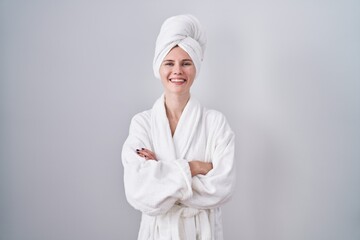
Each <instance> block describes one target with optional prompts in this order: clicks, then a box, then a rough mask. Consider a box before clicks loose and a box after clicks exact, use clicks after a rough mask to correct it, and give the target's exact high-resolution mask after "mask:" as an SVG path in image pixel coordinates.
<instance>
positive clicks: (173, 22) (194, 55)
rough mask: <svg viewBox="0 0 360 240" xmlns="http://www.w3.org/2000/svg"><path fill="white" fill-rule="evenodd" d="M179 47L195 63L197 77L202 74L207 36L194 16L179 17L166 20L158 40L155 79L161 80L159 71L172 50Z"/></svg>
mask: <svg viewBox="0 0 360 240" xmlns="http://www.w3.org/2000/svg"><path fill="white" fill-rule="evenodd" d="M175 46H179V47H181V48H182V49H183V50H185V51H186V52H187V53H188V54H189V56H190V57H191V59H192V60H193V62H194V65H195V68H196V76H197V75H198V73H199V72H200V68H201V62H202V60H203V57H204V52H205V46H206V34H205V31H204V30H203V28H202V26H201V25H200V22H199V20H197V19H196V18H195V17H194V16H192V15H178V16H173V17H170V18H168V19H166V20H165V22H164V23H163V24H162V26H161V29H160V33H159V35H158V37H157V40H156V48H155V56H154V62H153V69H154V74H155V77H157V78H160V75H159V69H160V65H161V63H162V61H163V60H164V58H165V56H166V55H167V54H168V53H169V52H170V50H171V49H172V48H173V47H175Z"/></svg>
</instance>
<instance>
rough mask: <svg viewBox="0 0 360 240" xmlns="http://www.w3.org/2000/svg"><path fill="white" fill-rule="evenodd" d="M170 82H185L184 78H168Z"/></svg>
mask: <svg viewBox="0 0 360 240" xmlns="http://www.w3.org/2000/svg"><path fill="white" fill-rule="evenodd" d="M170 81H171V82H176V83H179V82H185V80H184V79H170Z"/></svg>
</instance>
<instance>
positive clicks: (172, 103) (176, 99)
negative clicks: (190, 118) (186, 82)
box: [165, 93, 190, 119]
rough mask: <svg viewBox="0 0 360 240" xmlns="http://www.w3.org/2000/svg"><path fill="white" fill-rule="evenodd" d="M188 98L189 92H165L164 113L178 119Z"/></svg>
mask: <svg viewBox="0 0 360 240" xmlns="http://www.w3.org/2000/svg"><path fill="white" fill-rule="evenodd" d="M189 99H190V93H188V94H183V95H174V94H168V93H166V94H165V107H166V115H167V117H168V118H171V119H179V118H180V116H181V113H182V112H183V110H184V108H185V106H186V103H187V102H188V101H189Z"/></svg>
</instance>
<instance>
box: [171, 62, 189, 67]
mask: <svg viewBox="0 0 360 240" xmlns="http://www.w3.org/2000/svg"><path fill="white" fill-rule="evenodd" d="M191 65H192V63H190V62H184V63H183V64H182V66H191ZM165 66H174V63H171V62H168V63H165Z"/></svg>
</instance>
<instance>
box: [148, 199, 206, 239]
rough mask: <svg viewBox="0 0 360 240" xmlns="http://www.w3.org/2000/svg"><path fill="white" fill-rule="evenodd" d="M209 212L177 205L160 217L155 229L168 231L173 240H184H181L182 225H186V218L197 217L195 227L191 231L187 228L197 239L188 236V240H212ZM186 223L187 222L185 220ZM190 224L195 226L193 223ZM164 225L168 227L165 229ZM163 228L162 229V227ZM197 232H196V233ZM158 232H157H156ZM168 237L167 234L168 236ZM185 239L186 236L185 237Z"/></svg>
mask: <svg viewBox="0 0 360 240" xmlns="http://www.w3.org/2000/svg"><path fill="white" fill-rule="evenodd" d="M209 212H210V211H209V210H205V209H196V208H191V207H186V206H183V205H180V204H175V205H174V206H173V207H172V208H171V209H170V210H169V212H167V213H166V214H165V215H163V216H158V217H157V219H156V223H155V229H168V231H170V232H169V235H170V236H171V239H172V240H182V239H181V238H180V232H179V229H181V225H182V224H185V222H182V221H184V220H185V219H186V218H192V217H195V227H193V228H192V230H190V229H191V228H190V229H189V228H187V227H185V228H186V230H187V231H189V230H190V231H191V232H189V235H190V236H194V237H195V236H196V238H191V237H190V236H186V239H187V240H211V239H212V237H211V232H212V231H211V229H212V228H211V223H210V219H209ZM185 221H186V220H185ZM190 223H192V224H194V223H193V222H192V221H190ZM164 225H165V226H166V225H167V226H168V227H167V228H166V227H165V228H164ZM160 226H161V227H160ZM194 231H195V232H194ZM155 232H156V230H155ZM166 235H167V234H166ZM184 237H185V236H184Z"/></svg>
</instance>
